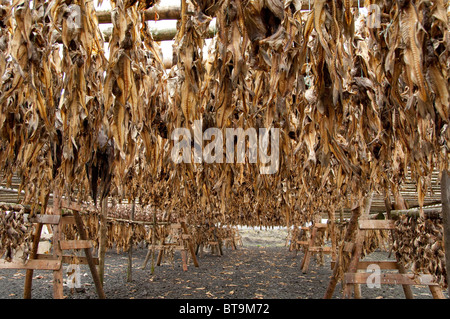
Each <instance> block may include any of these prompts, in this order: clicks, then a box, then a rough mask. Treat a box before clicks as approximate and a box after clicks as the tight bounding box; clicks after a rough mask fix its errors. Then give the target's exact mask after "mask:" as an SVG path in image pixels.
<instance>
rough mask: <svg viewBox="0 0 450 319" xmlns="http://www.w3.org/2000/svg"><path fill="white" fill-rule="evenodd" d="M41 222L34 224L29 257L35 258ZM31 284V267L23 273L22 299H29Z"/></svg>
mask: <svg viewBox="0 0 450 319" xmlns="http://www.w3.org/2000/svg"><path fill="white" fill-rule="evenodd" d="M42 226H43V225H42V224H41V223H39V224H37V226H36V229H35V231H34V234H33V248H32V251H31V254H30V258H31V259H36V255H37V252H38V247H39V241H40V239H41V233H42ZM32 285H33V269H27V272H26V275H25V285H24V288H23V299H31V287H32Z"/></svg>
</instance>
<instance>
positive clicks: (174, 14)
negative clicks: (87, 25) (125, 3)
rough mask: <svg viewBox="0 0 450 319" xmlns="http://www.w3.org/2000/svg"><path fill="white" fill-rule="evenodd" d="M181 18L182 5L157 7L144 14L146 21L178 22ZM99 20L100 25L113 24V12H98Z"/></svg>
mask: <svg viewBox="0 0 450 319" xmlns="http://www.w3.org/2000/svg"><path fill="white" fill-rule="evenodd" d="M180 16H181V5H170V6H169V5H163V6H160V5H156V6H153V7H151V8H150V9H148V10H146V11H145V12H144V17H145V20H146V21H149V20H155V21H157V20H177V19H180ZM97 20H98V23H99V24H104V23H112V20H111V11H110V10H104V11H97Z"/></svg>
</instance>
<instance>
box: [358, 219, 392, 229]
mask: <svg viewBox="0 0 450 319" xmlns="http://www.w3.org/2000/svg"><path fill="white" fill-rule="evenodd" d="M358 224H359V229H361V230H363V229H364V230H376V229H382V230H389V229H395V221H393V220H389V219H388V220H371V219H364V220H360V221H359V223H358Z"/></svg>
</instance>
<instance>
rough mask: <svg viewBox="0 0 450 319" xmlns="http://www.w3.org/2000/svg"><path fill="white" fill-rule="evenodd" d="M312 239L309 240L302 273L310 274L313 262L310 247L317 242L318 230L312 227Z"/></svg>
mask: <svg viewBox="0 0 450 319" xmlns="http://www.w3.org/2000/svg"><path fill="white" fill-rule="evenodd" d="M311 227H312V232H311V238H310V240H309V244H308V248H307V249H306V251H305V256H303V261H302V264H301V269H302V273H304V274H306V273H307V272H308V268H309V263H310V261H311V252H310V251H309V247H313V246H314V243H315V241H316V236H317V228H316V227H315V226H314V225H312V226H311Z"/></svg>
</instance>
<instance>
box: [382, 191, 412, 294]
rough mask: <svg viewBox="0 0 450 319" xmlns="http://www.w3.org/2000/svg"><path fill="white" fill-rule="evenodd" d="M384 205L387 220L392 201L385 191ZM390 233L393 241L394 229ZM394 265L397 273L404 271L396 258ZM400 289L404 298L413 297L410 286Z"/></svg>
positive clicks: (394, 238) (403, 286)
mask: <svg viewBox="0 0 450 319" xmlns="http://www.w3.org/2000/svg"><path fill="white" fill-rule="evenodd" d="M384 206H385V208H386V216H387V219H389V220H390V219H392V203H391V198H390V197H389V195H388V194H387V193H385V194H384ZM390 233H391V238H392V241H394V242H395V240H396V234H395V231H394V230H393V229H391V231H390ZM396 266H397V268H398V272H399V273H401V274H405V273H406V269H405V266H404V265H403V263H402V262H401V261H399V260H397V263H396ZM402 289H403V293H404V294H405V298H406V299H414V294H413V292H412V289H411V286H408V285H402Z"/></svg>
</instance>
